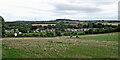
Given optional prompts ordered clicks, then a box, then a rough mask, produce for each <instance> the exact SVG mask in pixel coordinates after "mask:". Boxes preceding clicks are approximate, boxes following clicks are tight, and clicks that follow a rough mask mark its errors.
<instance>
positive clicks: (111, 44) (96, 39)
mask: <svg viewBox="0 0 120 60" xmlns="http://www.w3.org/2000/svg"><path fill="white" fill-rule="evenodd" d="M2 48H3V58H118V33H107V34H96V35H81V36H79V38H75V36H74V37H73V38H70V37H69V36H63V37H52V38H38V37H37V38H35V37H34V38H29V37H26V38H9V39H8V38H3V47H2Z"/></svg>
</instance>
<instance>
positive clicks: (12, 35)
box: [5, 33, 15, 37]
mask: <svg viewBox="0 0 120 60" xmlns="http://www.w3.org/2000/svg"><path fill="white" fill-rule="evenodd" d="M5 37H15V35H14V34H13V33H6V34H5Z"/></svg>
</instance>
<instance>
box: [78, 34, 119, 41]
mask: <svg viewBox="0 0 120 60" xmlns="http://www.w3.org/2000/svg"><path fill="white" fill-rule="evenodd" d="M79 39H81V40H99V41H118V35H109V36H89V37H80V38H79Z"/></svg>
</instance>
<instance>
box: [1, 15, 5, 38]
mask: <svg viewBox="0 0 120 60" xmlns="http://www.w3.org/2000/svg"><path fill="white" fill-rule="evenodd" d="M0 22H1V23H2V27H1V28H2V37H4V36H5V21H4V19H3V18H2V16H0ZM0 33H1V32H0Z"/></svg>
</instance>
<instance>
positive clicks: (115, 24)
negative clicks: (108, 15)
mask: <svg viewBox="0 0 120 60" xmlns="http://www.w3.org/2000/svg"><path fill="white" fill-rule="evenodd" d="M103 24H104V25H114V26H118V24H119V23H103Z"/></svg>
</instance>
